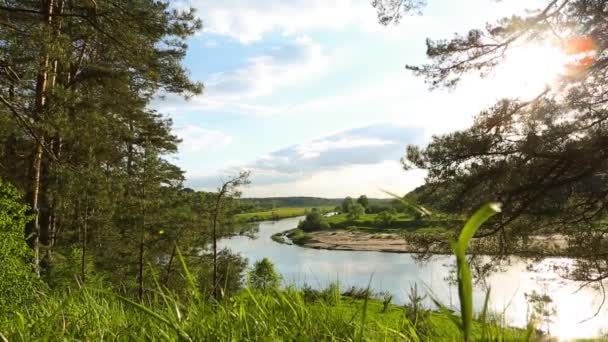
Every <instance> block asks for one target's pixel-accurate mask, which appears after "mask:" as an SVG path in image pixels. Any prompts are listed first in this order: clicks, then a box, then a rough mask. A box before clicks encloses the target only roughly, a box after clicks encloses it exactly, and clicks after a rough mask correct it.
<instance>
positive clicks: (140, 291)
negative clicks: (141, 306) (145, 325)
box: [137, 214, 146, 302]
mask: <svg viewBox="0 0 608 342" xmlns="http://www.w3.org/2000/svg"><path fill="white" fill-rule="evenodd" d="M145 227H146V217H145V214H144V216H143V217H142V223H141V234H140V239H139V279H138V283H139V284H138V285H139V286H138V289H137V298H139V301H140V302H143V299H144V242H145V240H144V239H145V232H146V229H145Z"/></svg>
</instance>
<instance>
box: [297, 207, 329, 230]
mask: <svg viewBox="0 0 608 342" xmlns="http://www.w3.org/2000/svg"><path fill="white" fill-rule="evenodd" d="M298 229H301V230H303V231H305V232H312V231H316V230H326V229H329V223H327V220H326V219H325V217H323V215H322V214H321V213H320V212H319V210H317V209H316V208H315V209H313V210H312V211H311V212H310V213H308V214H307V215H306V218H305V219H304V221H301V222H300V223H299V224H298Z"/></svg>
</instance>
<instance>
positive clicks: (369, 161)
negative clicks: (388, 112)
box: [189, 123, 423, 188]
mask: <svg viewBox="0 0 608 342" xmlns="http://www.w3.org/2000/svg"><path fill="white" fill-rule="evenodd" d="M422 133H423V131H422V130H420V129H416V128H408V127H404V126H396V125H394V124H389V123H379V124H374V125H369V126H365V127H359V128H354V129H349V130H345V131H342V132H337V133H334V134H330V135H328V136H324V137H320V138H317V139H313V140H311V141H309V142H306V143H303V144H298V145H292V146H288V147H286V148H282V149H279V150H277V151H274V152H271V153H269V154H266V155H263V156H260V157H259V158H257V159H256V160H254V161H252V162H250V163H244V164H243V165H235V166H234V167H232V168H229V169H226V170H223V171H221V172H219V173H217V174H215V175H210V176H206V177H192V178H191V180H190V181H189V182H190V185H191V186H193V187H199V188H213V187H215V186H216V185H217V182H218V179H220V177H221V176H222V175H226V174H231V173H235V172H236V171H237V170H238V169H248V170H251V171H252V173H253V177H252V180H253V183H254V186H257V187H263V186H267V185H272V184H283V183H292V182H297V181H299V180H303V179H308V178H310V177H312V176H313V175H315V174H317V173H319V172H322V171H323V172H333V171H335V170H339V169H343V168H349V167H352V166H355V165H356V166H358V167H362V166H366V165H367V166H372V165H378V164H382V163H384V162H386V161H398V160H399V158H400V157H401V156H402V154H403V152H404V149H405V145H406V144H408V143H417V142H419V141H420V139H421V138H422ZM360 176H362V177H365V176H364V175H360ZM380 176H381V175H380Z"/></svg>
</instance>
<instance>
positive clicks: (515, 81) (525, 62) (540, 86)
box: [497, 46, 569, 99]
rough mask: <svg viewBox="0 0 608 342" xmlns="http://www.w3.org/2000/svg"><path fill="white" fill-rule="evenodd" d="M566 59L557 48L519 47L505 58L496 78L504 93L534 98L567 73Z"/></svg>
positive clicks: (566, 56) (564, 54)
mask: <svg viewBox="0 0 608 342" xmlns="http://www.w3.org/2000/svg"><path fill="white" fill-rule="evenodd" d="M568 60H569V56H568V55H567V54H566V53H565V51H563V50H562V49H560V48H558V47H553V46H535V47H522V48H519V49H517V50H514V51H513V53H511V54H510V55H509V56H508V57H507V58H506V60H505V64H504V65H503V66H502V67H501V68H500V69H499V71H498V72H497V81H498V82H499V84H500V85H501V86H500V87H501V88H502V89H503V90H504V91H505V92H506V94H505V95H507V96H516V97H521V98H523V99H526V98H529V97H533V96H536V95H537V94H539V93H540V92H542V91H543V90H544V89H546V88H547V87H549V88H552V87H554V86H555V85H556V84H557V81H558V80H559V79H560V77H561V76H563V75H565V74H566V73H567V65H568Z"/></svg>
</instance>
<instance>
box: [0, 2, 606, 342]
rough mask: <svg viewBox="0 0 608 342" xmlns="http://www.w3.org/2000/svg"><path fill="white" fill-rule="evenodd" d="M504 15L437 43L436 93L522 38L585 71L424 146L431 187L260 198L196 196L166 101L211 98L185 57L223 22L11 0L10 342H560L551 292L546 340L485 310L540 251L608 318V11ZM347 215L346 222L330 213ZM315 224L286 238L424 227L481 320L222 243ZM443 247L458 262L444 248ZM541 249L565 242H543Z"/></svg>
mask: <svg viewBox="0 0 608 342" xmlns="http://www.w3.org/2000/svg"><path fill="white" fill-rule="evenodd" d="M429 2H433V1H429ZM426 6H427V4H426V1H418V0H402V1H392V0H374V1H372V2H371V5H370V4H367V7H369V8H368V11H370V12H371V13H374V12H376V13H377V21H378V23H377V24H378V25H384V26H398V25H403V21H406V20H408V19H409V18H410V16H411V15H414V14H417V13H418V14H422V16H424V12H425V10H426ZM501 15H502V17H503V19H500V20H498V21H496V22H493V23H490V24H487V26H486V27H485V28H481V29H476V28H474V29H471V30H470V31H469V32H466V33H464V34H456V35H455V36H452V37H451V38H449V39H437V40H432V39H431V38H429V39H427V41H426V57H427V64H421V65H418V64H417V65H407V66H406V69H407V70H409V71H410V72H411V73H413V74H414V75H416V76H417V77H419V78H422V79H424V80H425V81H426V83H427V85H428V86H429V88H430V90H433V91H441V90H445V89H454V88H457V87H458V86H459V84H460V82H461V80H462V79H463V78H464V77H465V76H466V75H470V74H472V75H475V76H479V77H485V76H486V75H487V74H489V73H491V72H492V70H494V69H495V68H497V65H499V64H500V62H501V61H502V60H503V59H504V57H505V55H506V54H507V53H508V51H510V50H511V49H513V48H515V46H517V45H518V44H523V43H525V44H535V43H539V42H545V41H551V42H554V43H556V44H559V45H560V46H561V47H562V48H563V49H564V50H565V51H566V53H567V55H568V56H569V62H568V64H567V65H566V66H565V68H566V70H567V72H566V73H565V75H563V77H561V78H560V80H559V82H558V83H557V84H556V85H555V86H552V87H547V88H546V89H545V90H544V91H542V92H541V93H539V94H536V96H535V97H534V98H532V99H530V100H525V101H524V100H520V99H517V98H507V99H502V100H500V101H498V102H497V103H495V104H494V105H493V106H490V107H488V108H487V109H485V110H483V111H482V112H480V113H477V114H476V116H475V120H474V122H473V124H472V126H470V127H468V128H466V129H462V130H458V131H454V132H452V133H447V134H442V135H434V136H433V137H432V138H431V139H430V141H429V142H428V143H427V144H424V145H420V144H410V145H408V146H407V147H406V146H403V147H405V148H406V153H405V155H404V156H403V158H402V160H401V164H402V165H401V166H402V168H403V169H404V170H405V171H408V170H414V169H421V170H426V172H427V173H426V177H425V184H424V185H423V186H421V187H419V188H417V189H415V190H414V191H412V192H410V193H408V194H392V193H390V192H384V195H386V196H385V197H386V198H383V199H380V198H377V199H374V198H371V197H372V195H371V194H370V198H367V196H365V195H362V196H360V197H358V198H351V197H347V198H346V199H342V198H332V199H324V198H320V197H305V196H297V197H287V196H280V195H277V196H276V197H273V198H253V197H252V198H242V197H243V196H242V194H243V191H244V189H246V188H247V186H248V185H250V184H251V182H252V177H253V176H255V172H254V173H253V174H252V173H251V172H250V171H248V170H237V171H234V172H233V173H232V174H230V175H228V176H226V177H224V178H222V180H221V182H220V183H219V185H218V186H217V187H216V188H214V189H206V190H202V189H196V190H193V189H192V188H190V187H188V186H187V178H186V172H185V170H183V169H182V168H180V167H179V166H177V164H176V163H173V162H172V160H173V159H171V156H173V155H174V154H175V153H177V152H178V147H179V146H180V143H181V139H180V138H179V137H178V135H177V134H176V132H175V130H174V127H173V121H172V117H171V115H167V114H166V113H162V112H159V111H157V110H155V109H153V107H154V106H153V105H152V104H153V102H154V101H159V100H163V99H165V98H167V97H175V96H179V97H180V98H183V99H185V100H188V99H191V98H193V97H196V96H201V95H202V96H205V95H204V94H205V91H206V88H205V85H204V84H203V83H202V82H200V81H198V80H196V79H195V78H194V77H191V73H190V71H189V70H188V69H187V68H186V67H185V64H184V60H185V58H186V56H187V53H188V51H189V46H188V44H189V42H190V39H191V38H192V37H195V36H196V35H199V34H201V32H203V31H202V30H203V25H204V24H205V23H204V22H203V21H202V20H201V19H200V16H199V14H198V13H197V11H196V10H195V9H188V8H182V7H176V6H173V5H172V2H171V1H152V0H133V1H118V0H97V1H95V0H0V341H31V340H45V341H48V340H51V341H54V340H176V341H177V340H180V341H181V340H222V341H223V340H235V341H236V340H256V341H257V340H260V341H266V340H305V341H318V340H337V341H355V340H356V341H363V340H370V341H372V340H373V341H375V340H408V341H410V340H411V341H419V340H429V341H435V340H455V339H456V340H464V341H473V340H480V341H481V340H483V341H507V340H523V341H532V340H544V339H545V338H549V337H548V335H549V333H550V332H549V331H548V330H549V329H548V328H547V329H546V330H547V331H543V329H541V328H542V326H543V324H544V323H546V322H549V321H550V316H551V312H549V311H550V310H548V309H547V305H548V303H550V302H551V300H550V298H548V297H546V296H545V297H544V296H543V295H541V294H537V293H534V294H533V295H531V296H529V298H528V295H527V297H526V298H528V299H529V302H530V303H531V304H530V305H531V307H532V309H531V312H532V311H533V313H532V314H531V315H530V319H529V320H528V322H527V325H526V326H519V327H512V326H510V325H509V324H507V323H505V321H504V320H503V319H502V318H501V317H500V315H498V314H497V315H493V314H490V312H488V304H487V303H488V301H489V298H490V296H491V293H490V290H489V289H488V291H487V293H486V294H485V300H484V301H482V303H483V304H482V305H481V307H482V309H481V310H477V309H475V310H474V307H473V295H472V291H473V285H472V282H473V279H475V280H476V279H477V277H483V276H484V275H485V274H486V273H491V272H494V271H496V269H497V268H499V267H500V265H503V264H508V263H509V259H508V257H509V256H510V255H513V254H517V253H518V252H521V253H520V254H525V253H527V254H526V255H532V256H535V257H543V256H555V255H559V256H561V257H568V258H572V260H574V261H573V263H572V264H571V265H570V266H569V267H568V268H567V269H563V270H560V272H561V273H560V274H561V275H562V276H563V278H564V279H568V280H572V281H577V282H579V283H580V284H582V285H581V288H583V287H590V288H594V289H595V291H597V293H598V294H600V295H601V296H602V298H603V300H602V301H601V304H602V305H603V304H604V302H605V297H606V294H605V289H604V286H605V285H604V284H605V280H606V279H608V235H607V234H608V229H607V227H606V223H607V222H608V220H607V214H608V182H607V179H606V177H607V170H608V131H607V130H608V126H607V124H606V121H607V120H608V108H607V107H606V103H607V96H608V95H607V91H606V86H605V84H606V78H607V77H608V76H607V71H608V54H607V52H606V49H607V48H608V38H607V37H608V36H607V34H608V33H607V32H608V25H607V24H606V23H607V22H608V20H607V19H608V5H607V4H606V2H605V1H600V0H550V1H549V0H547V1H543V6H542V7H541V8H540V9H538V10H533V11H529V12H527V14H525V15H512V14H511V13H501ZM204 62H205V61H204V60H202V61H201V63H204ZM471 114H474V113H471ZM446 115H447V114H446ZM244 138H252V137H244ZM386 190H388V191H390V190H391V189H386ZM489 203H500V206H498V205H495V204H489ZM499 207H500V208H499ZM313 208H318V209H313ZM480 208H481V209H480ZM331 212H336V213H339V212H341V213H342V214H341V215H340V214H339V215H335V216H333V217H325V216H324V215H325V214H327V213H331ZM499 212H500V213H499ZM305 215H306V217H305V218H303V220H302V221H301V222H300V224H299V225H298V227H295V226H294V227H292V228H294V229H295V228H299V229H295V230H292V231H291V236H290V235H289V233H287V234H286V235H282V234H275V236H273V240H275V241H278V242H281V241H283V242H284V241H285V240H283V239H284V238H287V237H289V238H291V240H293V241H294V242H298V240H299V241H300V242H306V241H309V240H310V237H311V235H310V234H309V233H311V232H314V231H318V230H324V231H329V234H334V235H335V234H336V231H337V230H339V229H345V228H349V229H350V228H353V230H357V229H359V230H362V231H366V229H369V228H373V227H376V228H377V227H378V226H382V227H385V228H386V227H388V228H390V227H398V228H403V227H405V228H407V229H409V228H412V230H417V229H419V228H421V229H422V230H420V231H419V233H420V234H419V235H412V236H410V237H411V239H412V240H410V242H409V243H414V244H417V245H416V246H420V248H417V249H416V250H415V252H417V253H418V252H421V251H422V250H424V251H423V252H424V253H421V254H436V253H437V252H438V251H439V252H441V253H442V254H452V255H453V258H454V259H453V260H454V265H453V268H454V270H455V272H456V273H455V274H456V279H455V283H456V284H457V288H458V298H459V305H458V306H457V308H456V309H455V310H454V309H453V308H448V307H447V306H446V305H445V303H442V302H441V301H440V300H437V299H436V298H434V297H433V296H432V294H424V293H423V292H424V290H423V289H418V288H416V287H409V286H408V285H407V284H403V285H402V286H403V288H409V292H408V303H406V304H398V303H395V302H393V297H392V295H391V294H390V293H385V292H379V293H377V292H374V290H373V289H370V287H369V286H368V287H367V288H365V287H362V288H356V289H355V288H354V287H353V289H351V290H350V291H344V289H343V288H341V287H340V285H339V284H337V283H332V284H330V285H329V286H327V287H326V288H324V289H317V288H312V287H310V286H308V285H306V286H295V285H291V284H289V283H287V282H286V281H283V280H285V279H283V278H282V276H281V274H280V272H278V271H277V269H276V268H275V265H274V264H273V262H272V261H271V260H269V259H267V258H263V259H261V260H248V259H247V258H246V257H245V256H243V255H241V254H239V253H237V252H234V251H232V250H230V249H228V248H223V247H222V246H223V245H222V244H221V241H222V240H226V238H228V237H233V236H244V235H247V236H249V235H255V233H256V232H257V231H256V229H257V228H256V227H257V226H256V225H255V224H254V225H247V224H243V223H244V222H254V221H261V220H278V219H281V218H287V217H294V216H297V217H299V216H305ZM431 220H432V221H431ZM402 226H403V227H402ZM407 229H405V230H407ZM375 233H378V232H374V234H375ZM399 234H401V232H399ZM437 234H439V235H437ZM438 236H440V237H441V239H442V240H441V241H440V242H439V243H441V247H440V248H435V247H433V248H428V247H426V248H425V246H430V245H433V244H437V243H438V242H437V237H438ZM539 236H543V237H545V236H559V237H560V238H562V239H563V241H564V244H565V245H564V246H563V248H561V249H560V250H559V251H558V252H555V251H551V252H549V251H547V250H546V248H544V247H543V246H541V247H540V248H539V247H538V246H536V247H535V248H528V247H530V244H531V243H532V242H534V241H535V239H537V238H538V237H539ZM394 237H395V239H401V238H402V237H403V236H401V235H397V234H395V235H394ZM406 239H407V237H406ZM269 243H270V242H269ZM272 243H274V242H272ZM469 245H471V246H473V248H472V249H469ZM479 246H481V247H479ZM293 248H299V247H295V246H294V247H293ZM434 248H435V249H434ZM470 252H473V254H483V255H486V254H491V257H489V259H488V258H486V259H483V260H481V259H479V258H475V256H478V255H472V256H471V255H470V254H469V253H470ZM422 256H424V255H422ZM421 259H422V258H421ZM370 284H371V280H370ZM577 284H578V283H577ZM476 298H477V297H476ZM424 301H427V302H428V301H431V302H432V303H433V304H434V305H433V306H432V307H429V306H428V305H427V306H424V305H423V304H422V303H423V302H424ZM477 302H479V301H478V300H477ZM478 304H479V303H478ZM475 308H477V306H476V307H475ZM601 309H602V308H601V306H600V308H599V309H598V311H597V312H598V314H599V312H600V311H599V310H601ZM473 311H479V312H473ZM596 315H597V314H596ZM546 324H547V325H548V324H549V323H546ZM606 328H608V326H607V327H606Z"/></svg>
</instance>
